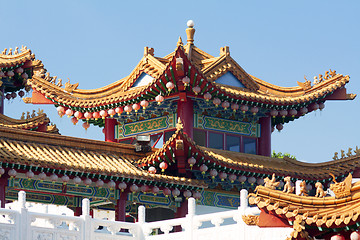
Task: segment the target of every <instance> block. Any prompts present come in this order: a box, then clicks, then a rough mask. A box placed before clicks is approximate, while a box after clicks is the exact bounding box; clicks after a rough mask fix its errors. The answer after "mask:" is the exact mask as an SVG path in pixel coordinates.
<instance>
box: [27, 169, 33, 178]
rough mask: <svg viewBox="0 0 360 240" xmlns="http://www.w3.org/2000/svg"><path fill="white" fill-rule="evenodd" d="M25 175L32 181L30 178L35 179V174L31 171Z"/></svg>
mask: <svg viewBox="0 0 360 240" xmlns="http://www.w3.org/2000/svg"><path fill="white" fill-rule="evenodd" d="M25 175H26V177H27V178H29V179H30V178H33V177H34V175H35V174H34V173H33V171H31V170H29V171H27V172H26V174H25Z"/></svg>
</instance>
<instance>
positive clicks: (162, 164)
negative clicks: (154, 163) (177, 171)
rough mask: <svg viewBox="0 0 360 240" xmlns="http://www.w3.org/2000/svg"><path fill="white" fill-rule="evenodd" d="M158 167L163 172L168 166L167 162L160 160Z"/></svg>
mask: <svg viewBox="0 0 360 240" xmlns="http://www.w3.org/2000/svg"><path fill="white" fill-rule="evenodd" d="M159 167H160V168H161V171H162V172H165V169H167V168H168V164H167V163H166V162H161V163H160V164H159Z"/></svg>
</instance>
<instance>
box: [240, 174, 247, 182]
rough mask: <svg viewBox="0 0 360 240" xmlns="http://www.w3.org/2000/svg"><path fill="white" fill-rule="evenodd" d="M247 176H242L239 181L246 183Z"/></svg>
mask: <svg viewBox="0 0 360 240" xmlns="http://www.w3.org/2000/svg"><path fill="white" fill-rule="evenodd" d="M246 179H247V178H246V176H244V175H242V176H240V177H239V181H240V182H241V183H244V182H246Z"/></svg>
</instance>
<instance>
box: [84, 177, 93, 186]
mask: <svg viewBox="0 0 360 240" xmlns="http://www.w3.org/2000/svg"><path fill="white" fill-rule="evenodd" d="M91 183H92V180H91V179H90V178H85V180H84V184H85V185H86V186H90V185H91Z"/></svg>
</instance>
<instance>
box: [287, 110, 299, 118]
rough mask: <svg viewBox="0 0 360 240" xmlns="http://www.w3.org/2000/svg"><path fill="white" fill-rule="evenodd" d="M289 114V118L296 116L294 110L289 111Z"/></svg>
mask: <svg viewBox="0 0 360 240" xmlns="http://www.w3.org/2000/svg"><path fill="white" fill-rule="evenodd" d="M289 114H290V115H291V117H295V115H296V114H297V111H296V109H290V111H289Z"/></svg>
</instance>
